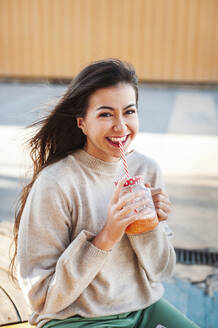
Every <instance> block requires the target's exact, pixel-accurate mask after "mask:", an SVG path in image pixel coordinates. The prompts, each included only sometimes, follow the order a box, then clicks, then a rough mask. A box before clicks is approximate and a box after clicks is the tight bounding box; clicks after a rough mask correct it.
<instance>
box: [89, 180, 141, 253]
mask: <svg viewBox="0 0 218 328" xmlns="http://www.w3.org/2000/svg"><path fill="white" fill-rule="evenodd" d="M126 180H127V178H124V179H122V180H121V181H119V183H118V184H117V186H116V189H115V191H114V194H113V196H112V199H111V201H110V203H109V206H108V217H107V221H106V223H105V226H104V228H103V229H102V230H101V231H100V232H99V233H98V235H97V236H96V237H95V238H94V239H93V240H92V243H93V244H94V245H95V246H96V247H98V248H100V249H102V250H111V249H112V247H113V246H114V245H115V244H116V243H117V242H119V241H120V240H121V238H122V237H123V235H124V233H125V230H126V228H127V226H128V225H129V224H131V223H132V222H134V221H135V220H137V218H138V217H139V216H141V213H139V214H137V213H136V212H134V210H135V209H136V208H138V207H141V206H143V205H145V204H146V202H147V201H146V199H145V197H144V195H145V192H144V191H143V190H142V191H139V192H137V193H136V192H134V193H131V192H129V193H126V194H121V189H122V187H123V185H124V183H125V182H126ZM140 198H141V199H140Z"/></svg>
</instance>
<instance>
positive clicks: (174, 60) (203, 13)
mask: <svg viewBox="0 0 218 328" xmlns="http://www.w3.org/2000/svg"><path fill="white" fill-rule="evenodd" d="M109 57H115V58H120V59H122V60H126V61H128V62H130V63H132V64H133V65H134V67H135V68H136V72H137V75H138V77H139V81H140V84H139V117H140V133H139V135H138V137H137V138H136V141H135V143H134V147H135V148H136V149H137V150H139V151H141V152H142V153H146V154H147V155H150V156H151V157H153V158H155V159H156V160H157V161H158V162H159V164H160V166H161V168H162V171H163V174H164V178H165V184H166V188H167V191H168V193H169V196H170V199H171V201H172V203H173V213H172V215H171V217H170V219H169V223H170V226H171V228H172V230H173V232H174V238H173V239H172V242H173V244H174V246H175V247H176V248H177V249H180V250H181V253H178V254H177V255H178V263H177V267H176V272H175V275H174V277H173V278H172V280H171V281H169V282H168V283H166V284H165V287H166V293H165V297H166V298H167V299H168V300H170V301H171V302H172V303H173V304H174V305H175V306H176V307H177V308H178V309H179V310H181V311H182V312H183V313H185V314H186V315H187V316H188V317H190V318H191V319H193V320H194V321H195V322H196V323H198V325H199V326H200V327H202V328H215V327H217V322H218V305H217V304H218V239H217V236H218V225H217V220H218V214H217V213H218V1H217V0H0V325H1V324H4V323H7V322H15V321H17V320H20V319H22V320H26V319H27V307H26V304H25V301H24V298H23V295H22V293H21V291H20V290H19V289H16V288H14V286H13V285H12V284H11V282H10V281H9V279H8V276H7V271H8V264H9V256H8V250H9V245H10V242H11V239H12V227H13V217H14V208H15V203H16V201H17V196H18V194H19V192H20V191H21V188H22V187H23V183H24V180H25V171H26V169H27V168H28V167H29V165H30V160H29V157H28V154H27V153H26V151H25V149H24V148H23V142H24V141H25V140H26V138H27V133H26V132H25V130H24V127H25V126H26V125H28V124H30V123H32V122H33V121H35V120H37V119H38V118H39V116H40V115H44V113H45V112H43V104H46V103H49V104H50V105H51V101H50V100H52V101H54V102H55V101H56V100H57V98H58V97H59V96H60V95H61V94H63V92H64V91H65V90H66V87H67V86H66V84H67V83H68V81H70V80H71V79H72V78H73V77H74V76H75V75H76V74H77V73H78V72H79V71H80V70H81V69H82V68H83V67H84V66H85V65H86V64H88V63H90V62H92V61H95V60H98V59H103V58H109ZM53 82H54V83H53ZM65 82H66V83H65ZM50 107H51V106H50ZM50 107H49V108H50ZM46 108H47V107H46ZM186 250H187V252H188V253H186ZM195 250H197V252H196V251H195ZM6 293H7V294H8V295H9V296H10V297H11V300H10V299H9V297H8V296H7V294H6ZM13 303H14V305H16V307H17V310H18V311H16V308H15V306H14V305H13ZM18 312H19V315H20V317H21V318H19V315H18V314H17V313H18Z"/></svg>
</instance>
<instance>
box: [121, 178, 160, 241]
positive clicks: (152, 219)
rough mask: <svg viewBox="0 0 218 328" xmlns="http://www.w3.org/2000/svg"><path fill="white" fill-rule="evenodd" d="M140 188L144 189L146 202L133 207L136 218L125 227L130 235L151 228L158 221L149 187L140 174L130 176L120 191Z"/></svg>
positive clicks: (131, 190)
mask: <svg viewBox="0 0 218 328" xmlns="http://www.w3.org/2000/svg"><path fill="white" fill-rule="evenodd" d="M115 184H116V183H115ZM140 190H144V191H145V198H146V200H147V203H146V205H144V206H141V207H139V208H136V209H135V213H136V215H137V217H138V218H137V220H136V221H135V222H133V223H131V224H130V225H129V226H128V227H127V228H126V233H127V234H131V235H132V234H138V233H142V232H146V231H150V230H153V229H154V228H155V227H156V226H157V225H158V223H159V221H158V218H157V214H156V211H155V206H154V203H153V200H152V196H151V190H150V188H147V187H145V185H144V179H143V177H142V176H133V177H130V178H129V179H128V180H127V181H126V182H125V184H124V185H123V188H122V190H121V193H122V194H124V193H127V192H139V191H140ZM138 200H140V198H138V199H137V201H138ZM140 213H141V217H140ZM131 215H132V213H131Z"/></svg>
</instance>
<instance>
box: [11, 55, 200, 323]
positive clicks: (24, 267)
mask: <svg viewBox="0 0 218 328" xmlns="http://www.w3.org/2000/svg"><path fill="white" fill-rule="evenodd" d="M137 103H138V86H137V77H136V74H135V71H134V69H133V67H132V66H131V65H129V64H127V63H125V62H122V61H119V60H103V61H98V62H95V63H93V64H91V65H89V66H87V67H85V68H84V69H83V70H82V71H81V72H80V73H79V74H78V76H77V77H76V78H75V79H74V80H73V81H72V83H71V84H70V86H69V88H68V90H67V92H66V93H65V94H64V95H63V97H62V98H61V99H60V101H59V103H58V104H57V105H56V106H55V108H54V109H53V111H52V112H51V113H50V115H49V116H48V117H46V118H45V119H44V120H42V121H41V122H39V123H38V124H40V129H39V131H38V133H37V134H36V135H35V136H34V137H33V138H32V139H31V142H30V145H31V154H32V159H33V165H34V174H33V177H32V180H31V182H30V183H29V184H28V185H27V186H26V187H25V188H24V190H23V193H22V196H21V203H20V207H19V209H18V212H17V215H16V221H15V244H16V253H15V255H16V266H17V274H18V280H19V283H20V286H21V288H22V290H23V293H24V295H25V298H26V301H27V303H28V305H29V307H30V310H31V312H32V314H31V316H30V319H29V322H30V324H32V325H37V327H38V328H40V327H42V326H44V327H149V328H151V327H177V328H179V327H181V328H184V327H196V326H195V325H194V324H193V323H191V322H190V321H189V320H188V319H186V318H185V317H184V316H183V315H182V314H179V312H177V310H176V309H174V308H173V307H171V306H170V305H169V304H168V303H167V302H166V301H164V300H163V299H162V296H163V287H162V285H161V283H160V281H163V280H164V279H166V278H168V277H170V276H171V274H172V272H173V268H174V266H175V252H174V249H173V247H172V245H171V243H170V241H169V239H168V237H167V236H166V234H165V233H164V232H163V231H162V229H161V228H160V226H159V225H158V226H157V227H156V228H155V229H153V230H152V231H149V232H144V233H140V234H133V235H127V234H126V233H125V230H126V228H127V226H128V225H129V224H131V223H132V222H134V221H135V220H136V219H137V218H138V216H137V213H135V211H134V210H135V208H136V207H137V206H139V205H140V206H141V205H144V203H145V201H142V200H140V201H139V200H138V198H139V196H140V195H141V194H140V195H139V194H138V193H136V194H135V193H129V194H127V195H123V194H122V193H121V190H122V188H123V184H124V182H125V180H126V178H123V179H122V180H121V181H120V182H119V183H118V185H117V186H116V187H115V186H114V181H115V180H116V179H117V178H119V177H121V176H122V175H124V174H123V166H122V161H121V159H120V151H119V147H118V143H119V142H122V144H123V147H124V150H125V152H126V159H127V163H128V167H129V171H130V175H132V176H133V175H142V176H143V177H144V179H145V182H146V183H147V184H150V185H151V187H152V196H153V201H154V204H155V207H156V212H157V215H158V219H159V221H162V220H166V219H167V218H168V214H169V212H170V201H169V199H168V196H167V195H166V194H165V193H164V191H163V189H162V178H161V172H160V168H159V166H158V165H157V163H156V162H155V161H154V160H152V159H150V158H148V157H146V156H144V155H141V154H139V153H137V152H135V151H131V152H129V153H128V147H129V145H130V144H131V142H132V140H133V139H134V137H135V136H136V134H137V132H138V113H137ZM158 325H159V326H158Z"/></svg>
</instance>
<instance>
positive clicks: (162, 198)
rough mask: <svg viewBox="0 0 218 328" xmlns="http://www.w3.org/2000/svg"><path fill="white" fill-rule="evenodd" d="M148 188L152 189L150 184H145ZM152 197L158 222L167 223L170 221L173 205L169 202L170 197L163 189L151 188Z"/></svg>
mask: <svg viewBox="0 0 218 328" xmlns="http://www.w3.org/2000/svg"><path fill="white" fill-rule="evenodd" d="M145 186H146V187H148V188H150V187H151V185H150V184H145ZM150 189H151V195H152V199H153V202H154V206H155V209H156V212H157V216H158V220H159V221H165V220H167V219H168V217H169V214H170V213H171V209H172V204H171V202H170V200H169V197H168V195H167V194H166V193H165V192H164V191H163V189H162V188H150Z"/></svg>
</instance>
